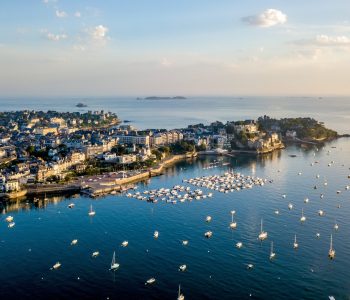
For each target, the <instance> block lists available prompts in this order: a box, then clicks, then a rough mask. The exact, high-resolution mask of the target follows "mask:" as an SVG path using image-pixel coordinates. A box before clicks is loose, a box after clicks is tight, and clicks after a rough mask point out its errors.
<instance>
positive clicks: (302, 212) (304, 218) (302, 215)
mask: <svg viewBox="0 0 350 300" xmlns="http://www.w3.org/2000/svg"><path fill="white" fill-rule="evenodd" d="M305 221H306V217H305V216H304V209H303V208H302V209H301V218H300V222H305Z"/></svg>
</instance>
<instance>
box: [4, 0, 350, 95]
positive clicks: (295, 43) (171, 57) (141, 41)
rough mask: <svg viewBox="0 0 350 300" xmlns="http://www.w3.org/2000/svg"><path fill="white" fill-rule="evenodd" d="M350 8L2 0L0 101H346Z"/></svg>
mask: <svg viewBox="0 0 350 300" xmlns="http://www.w3.org/2000/svg"><path fill="white" fill-rule="evenodd" d="M349 78H350V1H349V0H332V1H329V0H307V1H306V0H291V1H286V0H271V1H269V0H244V1H242V0H217V1H212V0H113V1H112V0H110V1H108V0H104V1H97V0H94V1H92V0H74V1H72V0H9V1H6V0H1V2H0V97H17V96H21V97H23V96H28V97H32V96H44V97H46V96H84V97H88V96H93V97H94V96H140V97H142V96H150V95H164V96H173V95H184V96H194V95H197V96H214V95H216V96H239V95H242V96H246V95H252V96H255V95H260V96H291V95H295V96H310V95H316V96H327V95H333V96H334V95H335V96H347V95H350V84H349Z"/></svg>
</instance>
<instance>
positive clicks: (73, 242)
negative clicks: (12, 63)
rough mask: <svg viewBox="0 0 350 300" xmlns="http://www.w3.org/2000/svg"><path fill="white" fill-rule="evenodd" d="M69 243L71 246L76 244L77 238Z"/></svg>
mask: <svg viewBox="0 0 350 300" xmlns="http://www.w3.org/2000/svg"><path fill="white" fill-rule="evenodd" d="M70 244H71V245H72V246H73V245H76V244H78V240H77V239H75V240H73V241H72V242H71V243H70Z"/></svg>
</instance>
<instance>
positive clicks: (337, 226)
mask: <svg viewBox="0 0 350 300" xmlns="http://www.w3.org/2000/svg"><path fill="white" fill-rule="evenodd" d="M338 229H339V225H338V223H337V222H335V224H334V230H338Z"/></svg>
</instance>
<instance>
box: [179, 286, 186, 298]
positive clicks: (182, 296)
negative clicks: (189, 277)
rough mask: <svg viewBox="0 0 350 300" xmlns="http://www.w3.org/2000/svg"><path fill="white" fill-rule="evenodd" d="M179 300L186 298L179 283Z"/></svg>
mask: <svg viewBox="0 0 350 300" xmlns="http://www.w3.org/2000/svg"><path fill="white" fill-rule="evenodd" d="M177 300H185V296H184V295H183V294H181V287H180V285H179V292H178V294H177Z"/></svg>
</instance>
